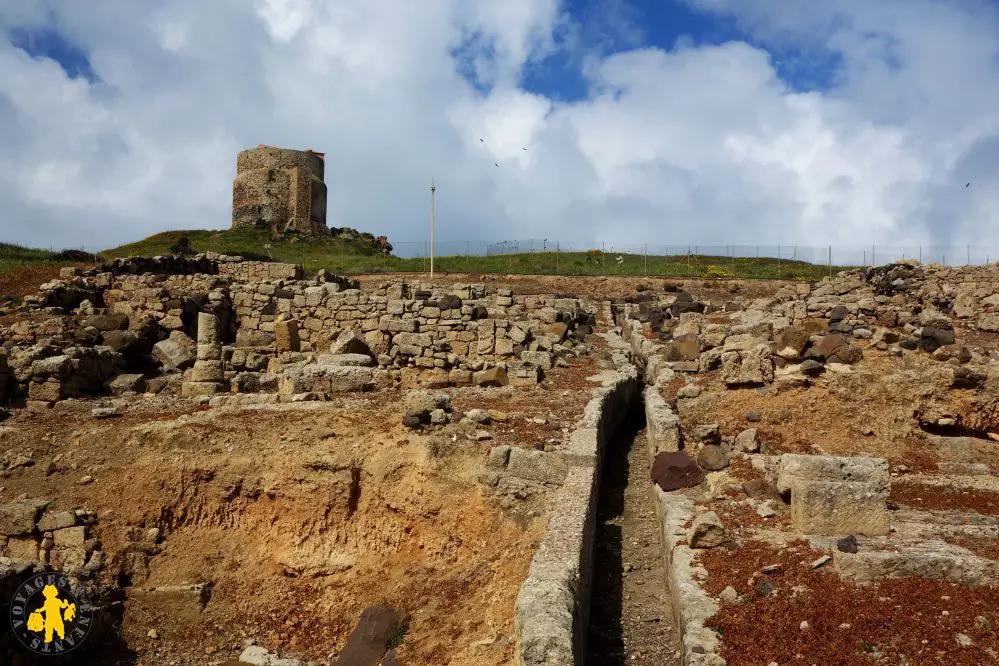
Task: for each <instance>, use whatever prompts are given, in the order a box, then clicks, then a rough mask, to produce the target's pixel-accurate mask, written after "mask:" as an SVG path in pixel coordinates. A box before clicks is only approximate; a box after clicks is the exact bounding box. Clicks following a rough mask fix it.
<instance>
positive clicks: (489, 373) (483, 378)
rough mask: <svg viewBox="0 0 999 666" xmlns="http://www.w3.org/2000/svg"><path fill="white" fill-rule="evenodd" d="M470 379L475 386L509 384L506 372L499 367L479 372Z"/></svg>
mask: <svg viewBox="0 0 999 666" xmlns="http://www.w3.org/2000/svg"><path fill="white" fill-rule="evenodd" d="M472 379H473V381H474V383H475V385H476V386H506V385H507V384H509V383H510V380H509V378H508V377H507V374H506V370H505V369H504V368H501V367H495V368H488V369H486V370H480V371H479V372H476V373H475V374H474V375H473V377H472Z"/></svg>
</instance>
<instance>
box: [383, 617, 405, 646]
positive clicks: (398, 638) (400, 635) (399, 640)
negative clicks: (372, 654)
mask: <svg viewBox="0 0 999 666" xmlns="http://www.w3.org/2000/svg"><path fill="white" fill-rule="evenodd" d="M407 631H409V622H408V621H407V622H403V623H402V626H400V627H399V629H398V630H397V631H396V632H395V633H394V634H392V637H391V638H389V639H388V649H390V650H391V649H392V648H397V647H399V646H401V645H402V644H403V643H405V642H406V632H407Z"/></svg>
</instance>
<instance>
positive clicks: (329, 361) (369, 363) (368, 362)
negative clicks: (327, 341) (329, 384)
mask: <svg viewBox="0 0 999 666" xmlns="http://www.w3.org/2000/svg"><path fill="white" fill-rule="evenodd" d="M316 361H318V362H319V363H320V364H325V365H351V366H356V367H359V368H369V367H373V366H374V365H375V359H373V358H371V357H370V356H368V355H367V354H320V355H319V356H317V357H316Z"/></svg>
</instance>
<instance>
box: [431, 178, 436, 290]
mask: <svg viewBox="0 0 999 666" xmlns="http://www.w3.org/2000/svg"><path fill="white" fill-rule="evenodd" d="M436 196H437V181H436V179H434V178H431V179H430V277H433V276H434V224H435V222H436V221H437V220H436V217H437V212H436V211H435V210H434V206H435V204H436V201H435V199H436Z"/></svg>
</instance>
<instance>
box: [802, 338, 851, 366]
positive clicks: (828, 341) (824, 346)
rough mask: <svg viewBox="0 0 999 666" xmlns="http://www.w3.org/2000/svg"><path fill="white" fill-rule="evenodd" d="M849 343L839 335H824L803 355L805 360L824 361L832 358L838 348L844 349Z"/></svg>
mask: <svg viewBox="0 0 999 666" xmlns="http://www.w3.org/2000/svg"><path fill="white" fill-rule="evenodd" d="M849 343H850V341H849V339H848V338H847V337H846V336H845V335H843V334H841V333H830V334H829V335H824V336H822V339H821V340H819V341H818V342H817V343H816V344H814V345H813V346H812V347H811V348H810V349H809V350H808V353H806V354H805V358H814V359H816V360H819V361H825V360H826V359H828V358H829V357H831V356H833V355H834V354H835V353H836V352H837V351H838V350H839V348H840V347H844V346H846V345H848V344H849Z"/></svg>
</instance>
